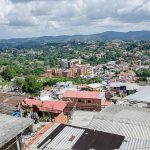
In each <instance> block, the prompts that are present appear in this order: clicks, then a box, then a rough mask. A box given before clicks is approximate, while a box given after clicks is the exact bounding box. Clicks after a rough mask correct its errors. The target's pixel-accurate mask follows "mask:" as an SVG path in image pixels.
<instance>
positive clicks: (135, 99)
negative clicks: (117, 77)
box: [124, 87, 150, 105]
mask: <svg viewBox="0 0 150 150" xmlns="http://www.w3.org/2000/svg"><path fill="white" fill-rule="evenodd" d="M124 100H127V101H129V102H131V103H141V102H142V103H146V104H149V105H150V87H147V88H143V89H142V90H139V91H138V92H136V93H134V94H131V95H128V96H126V97H124Z"/></svg>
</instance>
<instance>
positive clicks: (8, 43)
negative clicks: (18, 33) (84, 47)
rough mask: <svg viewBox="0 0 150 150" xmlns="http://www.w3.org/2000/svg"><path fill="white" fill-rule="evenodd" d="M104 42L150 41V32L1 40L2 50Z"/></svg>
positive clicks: (109, 32) (0, 46)
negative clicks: (70, 42)
mask: <svg viewBox="0 0 150 150" xmlns="http://www.w3.org/2000/svg"><path fill="white" fill-rule="evenodd" d="M73 40H74V41H75V40H79V41H102V40H150V31H147V30H143V31H129V32H116V31H106V32H102V33H96V34H90V35H60V36H41V37H31V38H11V39H0V49H6V48H29V47H34V46H39V45H41V44H44V43H63V42H68V41H73Z"/></svg>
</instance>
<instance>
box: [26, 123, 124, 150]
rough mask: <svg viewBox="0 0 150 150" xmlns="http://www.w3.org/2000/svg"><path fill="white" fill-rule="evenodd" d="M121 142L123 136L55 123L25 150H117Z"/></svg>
mask: <svg viewBox="0 0 150 150" xmlns="http://www.w3.org/2000/svg"><path fill="white" fill-rule="evenodd" d="M123 140H124V136H120V135H116V134H111V133H106V132H100V131H95V130H90V129H86V128H80V127H76V126H70V125H65V124H57V123H55V124H54V125H53V126H52V127H51V128H49V129H48V130H47V131H46V132H45V133H44V134H43V135H41V136H40V137H39V138H38V139H37V140H36V141H35V142H33V144H31V145H30V146H28V148H27V150H33V149H37V150H40V149H44V150H46V149H56V150H59V149H61V150H66V149H79V150H89V149H97V150H100V149H103V150H104V149H106V150H108V149H118V148H119V147H120V145H121V144H122V142H123ZM112 141H113V142H112Z"/></svg>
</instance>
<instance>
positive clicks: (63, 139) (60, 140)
mask: <svg viewBox="0 0 150 150" xmlns="http://www.w3.org/2000/svg"><path fill="white" fill-rule="evenodd" d="M84 131H85V130H84V129H79V128H73V127H67V126H66V127H65V128H64V129H63V130H62V131H61V132H60V133H59V134H58V135H57V136H56V137H55V140H52V142H50V143H49V144H48V145H47V146H46V147H47V148H45V150H48V149H58V150H59V149H63V150H64V149H71V148H72V147H73V145H74V144H75V143H76V142H77V140H78V139H79V138H80V137H81V135H82V134H83V132H84ZM72 136H74V140H72V141H71V140H69V139H70V138H71V137H72Z"/></svg>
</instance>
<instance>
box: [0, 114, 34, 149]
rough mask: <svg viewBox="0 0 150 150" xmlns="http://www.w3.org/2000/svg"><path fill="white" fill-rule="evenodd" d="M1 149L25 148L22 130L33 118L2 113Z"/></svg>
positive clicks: (30, 123)
mask: <svg viewBox="0 0 150 150" xmlns="http://www.w3.org/2000/svg"><path fill="white" fill-rule="evenodd" d="M0 122H1V123H0V150H23V146H24V143H22V132H23V131H24V130H25V129H27V128H29V127H30V126H32V124H33V120H31V119H26V118H20V117H12V116H9V115H5V114H0Z"/></svg>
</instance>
